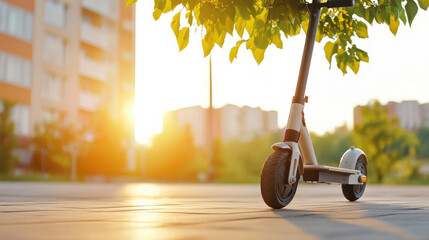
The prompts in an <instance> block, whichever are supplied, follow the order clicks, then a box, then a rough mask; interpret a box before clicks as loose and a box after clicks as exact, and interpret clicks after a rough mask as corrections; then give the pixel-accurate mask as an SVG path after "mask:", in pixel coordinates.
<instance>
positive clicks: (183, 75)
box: [135, 1, 429, 143]
mask: <svg viewBox="0 0 429 240" xmlns="http://www.w3.org/2000/svg"><path fill="white" fill-rule="evenodd" d="M136 11H137V14H136V103H135V116H136V139H137V140H138V141H139V142H141V143H148V142H149V140H150V136H152V135H153V134H155V133H158V132H161V131H162V118H163V113H164V112H165V111H168V110H175V109H179V108H183V107H188V106H195V105H201V106H204V107H207V106H208V104H209V58H208V57H207V58H204V54H203V50H202V46H201V31H191V36H190V41H189V45H188V46H187V48H185V49H184V50H182V51H181V52H179V48H178V45H177V42H176V38H175V36H174V33H173V31H172V30H171V27H170V23H171V19H172V17H173V14H165V15H162V16H161V18H160V19H159V20H158V21H155V20H154V19H153V17H152V11H153V1H139V2H137V10H136ZM368 32H369V38H368V39H357V38H356V39H355V43H356V45H357V46H358V47H359V48H361V49H363V50H365V51H367V52H368V54H369V58H370V61H369V63H361V67H360V70H359V73H358V74H357V75H355V74H354V73H353V72H352V71H351V70H349V73H348V74H346V75H345V76H343V74H342V72H341V71H340V70H339V69H338V68H337V67H336V66H335V65H334V64H333V65H332V68H331V69H329V63H328V62H327V60H326V58H325V53H324V51H323V47H324V44H323V43H322V44H320V43H316V44H315V47H314V53H313V58H312V62H311V68H310V74H309V78H308V83H307V90H306V95H308V96H309V102H308V103H307V104H306V105H305V110H304V111H305V115H306V122H307V126H308V128H309V130H310V131H313V132H316V133H318V134H323V133H325V132H326V131H332V130H333V129H334V128H335V127H337V126H341V125H343V124H347V125H348V126H349V127H352V125H353V108H354V107H355V106H356V105H364V104H367V103H368V102H369V101H371V100H373V99H378V100H379V101H381V102H382V103H387V101H403V100H417V101H419V102H420V103H425V102H429V71H428V70H429V12H427V11H423V10H421V9H419V13H418V14H417V16H416V18H415V19H414V22H413V24H412V27H411V28H410V27H409V26H408V25H407V26H404V25H403V24H402V23H401V26H400V28H399V31H398V33H397V35H396V36H394V35H393V34H392V33H391V32H390V31H389V28H388V26H387V25H377V24H376V23H375V24H374V26H370V27H369V28H368ZM237 39H238V38H236V34H235V38H232V37H228V36H227V39H226V40H225V44H224V46H223V48H222V49H221V48H219V47H218V46H215V48H214V49H213V50H212V68H213V69H212V70H213V104H214V107H216V108H219V107H222V106H223V105H226V104H235V105H238V106H244V105H247V106H251V107H260V108H262V109H264V110H276V111H277V112H278V115H279V127H281V128H283V127H284V126H285V125H286V122H287V117H288V114H289V108H290V104H291V100H292V97H293V94H294V92H295V86H296V81H297V78H298V72H299V66H300V63H301V55H302V51H303V47H304V41H305V35H304V33H301V34H300V35H298V36H295V37H293V38H289V39H284V38H283V49H278V48H276V47H275V46H270V47H269V48H268V49H267V51H266V53H265V59H264V61H263V62H262V63H261V64H260V65H258V64H257V63H256V62H255V60H254V59H253V56H252V53H251V51H249V50H246V48H245V46H244V45H243V46H242V47H241V48H240V50H239V52H238V58H237V59H235V60H234V62H233V63H232V64H231V63H230V61H229V51H230V49H231V47H233V46H235V42H236V40H237Z"/></svg>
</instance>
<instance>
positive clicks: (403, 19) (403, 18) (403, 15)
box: [399, 9, 407, 24]
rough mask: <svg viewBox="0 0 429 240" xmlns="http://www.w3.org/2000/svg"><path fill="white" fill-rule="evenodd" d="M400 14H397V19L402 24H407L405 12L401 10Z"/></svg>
mask: <svg viewBox="0 0 429 240" xmlns="http://www.w3.org/2000/svg"><path fill="white" fill-rule="evenodd" d="M400 11H401V13H400V14H399V18H400V19H401V21H402V22H403V23H404V24H407V16H406V15H405V10H404V9H401V10H400Z"/></svg>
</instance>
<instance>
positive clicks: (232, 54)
mask: <svg viewBox="0 0 429 240" xmlns="http://www.w3.org/2000/svg"><path fill="white" fill-rule="evenodd" d="M243 42H245V41H244V40H240V41H238V42H237V43H236V44H235V47H232V48H231V51H230V52H229V61H231V63H232V61H234V59H235V58H237V53H238V49H239V48H240V46H241V44H242V43H243Z"/></svg>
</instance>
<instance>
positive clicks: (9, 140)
mask: <svg viewBox="0 0 429 240" xmlns="http://www.w3.org/2000/svg"><path fill="white" fill-rule="evenodd" d="M2 103H3V111H1V112H0V174H9V173H10V172H11V171H12V170H13V166H14V163H15V162H16V160H17V159H16V157H15V156H14V155H13V150H14V149H15V148H16V147H17V146H18V141H17V139H16V135H15V123H14V122H13V121H12V110H13V107H14V105H15V104H14V103H12V102H9V101H2Z"/></svg>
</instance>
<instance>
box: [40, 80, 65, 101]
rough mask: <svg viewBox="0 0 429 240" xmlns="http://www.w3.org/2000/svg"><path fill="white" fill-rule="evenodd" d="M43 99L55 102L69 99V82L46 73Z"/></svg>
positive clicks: (43, 81)
mask: <svg viewBox="0 0 429 240" xmlns="http://www.w3.org/2000/svg"><path fill="white" fill-rule="evenodd" d="M42 97H43V98H45V99H48V100H52V101H55V102H63V101H65V100H66V99H67V82H66V81H65V79H64V78H62V77H59V76H55V75H53V74H50V73H45V74H44V75H43V79H42Z"/></svg>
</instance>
